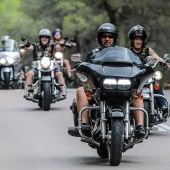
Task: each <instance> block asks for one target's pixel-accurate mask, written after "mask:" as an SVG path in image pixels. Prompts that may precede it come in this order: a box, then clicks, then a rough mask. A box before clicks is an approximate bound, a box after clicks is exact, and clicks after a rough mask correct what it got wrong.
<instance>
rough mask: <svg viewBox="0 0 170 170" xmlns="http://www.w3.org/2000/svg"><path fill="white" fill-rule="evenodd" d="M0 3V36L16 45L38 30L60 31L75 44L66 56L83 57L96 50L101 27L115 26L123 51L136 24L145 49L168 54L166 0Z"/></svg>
mask: <svg viewBox="0 0 170 170" xmlns="http://www.w3.org/2000/svg"><path fill="white" fill-rule="evenodd" d="M0 1H1V3H0V11H1V12H0V17H1V19H0V20H1V23H3V24H1V26H0V27H1V36H2V35H3V34H9V35H10V36H12V37H13V38H15V39H16V40H17V41H20V38H21V37H22V36H26V37H28V39H29V40H31V41H38V36H37V34H38V32H39V30H40V29H42V28H48V29H50V30H51V31H52V32H53V30H54V29H55V28H61V29H62V31H63V35H67V36H68V37H69V38H71V37H74V38H75V39H76V40H77V44H78V45H77V47H76V48H75V49H74V50H70V51H68V50H67V56H69V55H70V54H71V53H69V52H81V53H82V54H83V56H85V55H86V53H87V52H88V51H90V50H91V49H94V48H96V47H97V46H98V44H97V42H96V31H97V29H98V27H99V26H100V25H101V24H103V23H105V22H111V23H113V24H115V25H116V26H117V28H118V30H119V45H121V46H125V47H129V42H128V32H129V30H130V29H131V28H132V27H133V26H134V25H138V24H139V25H142V26H143V27H144V28H145V29H146V30H147V32H148V35H149V38H148V46H150V47H151V48H153V49H154V50H155V52H156V53H158V55H160V56H163V54H165V53H170V52H169V44H170V39H169V37H170V31H169V28H170V22H168V21H169V17H170V2H169V1H167V0H150V1H148V0H143V1H140V0H107V1H106V0H74V1H73V0H50V1H46V0H39V1H38V0H35V1H32V0H24V1H21V0H0ZM19 43H20V42H19ZM68 59H69V58H68ZM161 70H162V68H161ZM162 71H163V72H164V74H166V75H167V77H169V76H170V75H169V73H167V71H164V70H162ZM164 81H165V79H164Z"/></svg>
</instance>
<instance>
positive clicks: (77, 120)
mask: <svg viewBox="0 0 170 170" xmlns="http://www.w3.org/2000/svg"><path fill="white" fill-rule="evenodd" d="M71 59H72V61H78V62H82V61H81V54H74V55H72V56H71ZM75 71H76V74H77V76H78V77H79V79H80V80H81V81H82V83H83V84H84V86H85V89H86V96H87V97H88V99H89V104H90V105H89V106H87V107H84V108H82V109H81V111H80V112H79V113H78V112H77V107H76V102H75V100H74V101H73V104H72V105H71V107H70V108H71V110H72V112H73V119H74V125H75V128H74V129H72V127H68V133H69V134H70V135H71V136H75V137H81V141H82V142H86V143H88V144H89V146H90V147H92V148H94V149H97V153H98V155H99V156H100V157H101V158H108V162H109V163H110V165H112V166H117V165H119V164H120V162H121V158H122V153H123V152H125V151H126V150H128V149H130V148H132V147H133V146H134V145H135V144H138V143H140V142H142V141H143V140H144V139H145V138H146V137H147V136H148V132H149V118H148V114H147V111H146V110H145V109H143V108H136V107H132V106H131V103H132V102H133V100H134V99H135V98H138V97H140V93H141V90H142V88H143V86H144V84H145V83H146V81H147V79H148V78H150V77H151V76H153V74H154V70H153V69H152V68H151V67H150V66H148V65H146V66H145V65H143V64H142V61H140V60H139V58H138V57H137V56H135V55H134V54H133V53H132V52H131V51H130V50H128V49H126V48H123V47H108V48H105V49H103V50H102V51H101V52H100V53H97V54H95V56H94V58H91V60H90V61H89V62H82V63H81V64H78V65H76V68H75ZM87 109H88V110H89V119H90V129H91V130H90V131H91V137H89V136H86V135H85V134H84V133H83V131H82V123H81V120H82V113H83V112H84V111H85V110H87ZM134 110H141V111H143V112H144V114H145V128H146V133H145V135H144V137H143V138H137V136H136V129H135V127H136V124H135V118H134V116H133V111H134ZM75 131H78V135H77V134H76V133H74V132H75Z"/></svg>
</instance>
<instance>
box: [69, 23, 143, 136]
mask: <svg viewBox="0 0 170 170" xmlns="http://www.w3.org/2000/svg"><path fill="white" fill-rule="evenodd" d="M97 40H98V43H99V44H100V46H101V47H99V48H97V49H95V50H92V51H91V52H90V53H89V54H88V55H87V58H86V61H88V60H89V59H90V58H91V56H94V55H93V54H95V53H98V52H101V51H102V49H103V48H107V47H114V46H115V45H116V44H117V42H118V31H117V29H116V27H115V26H114V25H113V24H110V23H105V24H102V25H101V26H100V27H99V29H98V31H97ZM76 100H77V111H78V113H79V112H80V110H81V109H82V108H83V107H85V106H88V105H89V102H88V99H87V97H86V94H85V91H84V87H79V88H78V89H77V91H76ZM132 105H133V106H134V107H140V108H143V107H144V104H143V100H139V99H135V100H134V101H133V103H132ZM134 115H135V118H136V125H137V126H136V131H137V133H136V134H137V137H139V138H140V137H143V136H144V135H145V128H144V126H143V125H144V113H143V111H140V110H136V111H134ZM82 125H83V126H82V131H83V133H85V134H86V135H87V136H90V134H89V132H90V126H89V114H88V110H85V111H84V112H83V114H82ZM69 129H70V131H71V130H72V129H71V128H69ZM70 131H69V130H68V133H70ZM71 133H72V132H71ZM73 133H77V132H76V130H75V131H74V132H73Z"/></svg>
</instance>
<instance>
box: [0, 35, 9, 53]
mask: <svg viewBox="0 0 170 170" xmlns="http://www.w3.org/2000/svg"><path fill="white" fill-rule="evenodd" d="M8 39H9V35H4V36H3V37H2V38H1V42H2V47H1V49H0V51H6V48H5V44H6V41H7V40H8Z"/></svg>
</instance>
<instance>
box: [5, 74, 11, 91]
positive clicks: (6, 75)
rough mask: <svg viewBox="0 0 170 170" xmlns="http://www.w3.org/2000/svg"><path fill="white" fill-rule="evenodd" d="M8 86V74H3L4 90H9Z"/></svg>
mask: <svg viewBox="0 0 170 170" xmlns="http://www.w3.org/2000/svg"><path fill="white" fill-rule="evenodd" d="M9 84H10V73H9V72H4V89H9V86H10V85H9Z"/></svg>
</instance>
